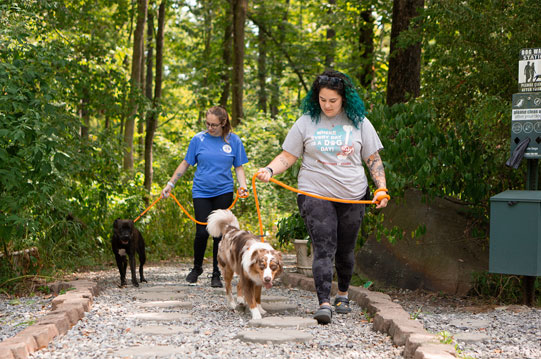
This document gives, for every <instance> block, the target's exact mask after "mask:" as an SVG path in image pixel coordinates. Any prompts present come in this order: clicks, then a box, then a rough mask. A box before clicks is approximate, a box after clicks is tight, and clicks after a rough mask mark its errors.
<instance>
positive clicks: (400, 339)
mask: <svg viewBox="0 0 541 359" xmlns="http://www.w3.org/2000/svg"><path fill="white" fill-rule="evenodd" d="M280 279H281V280H282V283H284V284H286V285H289V286H292V287H298V288H301V289H304V290H309V291H313V292H314V291H315V290H316V289H315V286H314V279H313V278H309V277H306V276H304V275H302V274H298V273H290V272H284V273H282V275H281V276H280ZM331 290H332V293H333V294H335V293H336V291H337V290H338V285H337V283H336V282H333V283H332V289H331ZM348 294H349V298H350V299H352V300H354V301H355V302H356V303H358V304H359V305H360V306H361V307H362V308H363V309H364V310H366V311H367V312H368V314H369V315H370V316H371V317H372V318H373V319H374V321H373V327H372V329H373V330H375V331H378V332H381V333H385V334H387V335H389V336H390V337H391V338H392V339H393V342H394V343H395V344H396V345H399V346H404V347H405V348H404V352H403V356H404V358H407V359H410V358H413V359H456V355H457V353H456V351H455V348H454V346H453V345H451V344H441V343H440V342H439V340H438V337H437V336H436V335H434V334H430V333H429V332H428V331H426V330H425V329H424V327H423V325H422V324H421V323H420V322H418V321H416V320H413V319H411V318H410V315H409V314H408V313H407V312H406V311H405V310H404V309H403V308H402V306H401V305H400V304H398V303H395V302H393V301H392V300H391V297H390V296H389V295H387V294H384V293H380V292H373V291H370V290H368V289H365V288H359V287H353V286H351V287H349V290H348Z"/></svg>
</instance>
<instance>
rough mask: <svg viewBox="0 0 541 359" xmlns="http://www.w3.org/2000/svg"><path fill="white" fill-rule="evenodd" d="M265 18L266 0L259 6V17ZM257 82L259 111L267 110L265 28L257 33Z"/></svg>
mask: <svg viewBox="0 0 541 359" xmlns="http://www.w3.org/2000/svg"><path fill="white" fill-rule="evenodd" d="M264 18H265V1H261V4H260V8H259V19H260V20H261V21H263V19H264ZM257 45H258V46H257V48H258V55H257V82H258V83H259V89H258V95H257V98H258V101H257V105H258V108H259V111H262V112H267V83H266V82H267V81H266V79H267V36H266V35H265V31H263V29H259V32H258V34H257Z"/></svg>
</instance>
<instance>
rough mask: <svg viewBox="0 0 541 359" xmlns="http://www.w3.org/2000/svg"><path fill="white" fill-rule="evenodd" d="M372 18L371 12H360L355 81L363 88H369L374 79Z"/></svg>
mask: <svg viewBox="0 0 541 359" xmlns="http://www.w3.org/2000/svg"><path fill="white" fill-rule="evenodd" d="M374 21H375V20H374V16H372V10H371V9H369V10H366V11H362V12H361V19H360V22H361V26H360V29H359V52H360V55H361V58H360V69H361V71H360V72H358V75H357V79H358V80H359V82H360V84H361V86H362V87H363V88H370V86H371V84H372V80H373V79H374V67H373V62H374Z"/></svg>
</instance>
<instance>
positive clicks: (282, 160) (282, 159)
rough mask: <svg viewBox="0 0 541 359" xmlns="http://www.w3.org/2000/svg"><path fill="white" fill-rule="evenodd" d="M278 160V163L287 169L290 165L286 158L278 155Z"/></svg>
mask: <svg viewBox="0 0 541 359" xmlns="http://www.w3.org/2000/svg"><path fill="white" fill-rule="evenodd" d="M279 160H280V163H281V164H282V165H283V166H284V168H285V169H286V170H287V169H288V168H289V166H290V164H289V162H288V161H287V159H285V158H284V157H283V156H280V158H279Z"/></svg>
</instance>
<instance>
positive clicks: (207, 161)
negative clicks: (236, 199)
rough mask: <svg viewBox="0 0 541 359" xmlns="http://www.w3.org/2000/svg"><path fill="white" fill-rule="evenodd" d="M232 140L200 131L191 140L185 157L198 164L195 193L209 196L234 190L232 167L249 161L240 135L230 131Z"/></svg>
mask: <svg viewBox="0 0 541 359" xmlns="http://www.w3.org/2000/svg"><path fill="white" fill-rule="evenodd" d="M227 140H228V142H225V141H224V140H223V138H222V137H221V136H218V137H216V136H212V135H210V134H209V133H208V132H206V131H202V132H199V133H198V134H197V135H195V136H194V137H193V138H192V140H191V141H190V145H189V146H188V152H187V153H186V157H185V158H184V159H185V160H186V162H188V163H189V164H190V166H195V165H196V164H197V167H196V169H195V175H194V178H193V187H192V197H193V198H209V197H216V196H219V195H221V194H224V193H228V192H233V174H232V172H231V167H239V166H242V165H243V164H245V163H247V162H248V157H247V156H246V151H245V150H244V146H243V145H242V141H241V140H240V138H239V136H237V135H236V134H234V133H230V134H229V136H228V139H227Z"/></svg>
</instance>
